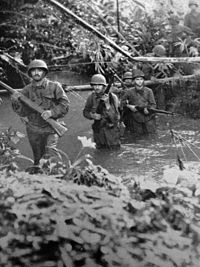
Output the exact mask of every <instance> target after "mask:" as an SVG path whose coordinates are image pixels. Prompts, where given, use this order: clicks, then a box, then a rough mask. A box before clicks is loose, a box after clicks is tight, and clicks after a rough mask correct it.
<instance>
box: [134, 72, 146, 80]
mask: <svg viewBox="0 0 200 267" xmlns="http://www.w3.org/2000/svg"><path fill="white" fill-rule="evenodd" d="M138 77H143V78H144V77H145V75H144V72H143V71H141V70H134V72H133V79H135V78H138Z"/></svg>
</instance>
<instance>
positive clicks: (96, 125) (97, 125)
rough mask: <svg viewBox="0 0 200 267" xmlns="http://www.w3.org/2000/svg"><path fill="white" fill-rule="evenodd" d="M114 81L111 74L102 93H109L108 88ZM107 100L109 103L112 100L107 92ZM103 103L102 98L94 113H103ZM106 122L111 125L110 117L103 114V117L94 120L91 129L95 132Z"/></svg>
mask: <svg viewBox="0 0 200 267" xmlns="http://www.w3.org/2000/svg"><path fill="white" fill-rule="evenodd" d="M113 81H114V75H113V74H112V76H111V77H110V80H109V83H108V85H107V87H106V89H105V91H104V95H105V94H109V91H110V88H111V86H112V84H113ZM109 101H110V103H111V102H112V101H113V98H112V96H111V95H110V94H109ZM104 106H105V103H104V101H103V100H102V99H100V101H99V104H98V106H97V108H96V113H98V114H101V115H102V114H103V109H104ZM106 123H109V124H110V125H113V121H112V120H111V118H110V117H109V116H104V117H103V118H101V120H99V121H95V122H94V124H93V130H94V131H95V132H98V131H99V130H100V128H101V127H102V126H103V125H105V124H106Z"/></svg>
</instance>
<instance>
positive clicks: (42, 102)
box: [12, 59, 69, 173]
mask: <svg viewBox="0 0 200 267" xmlns="http://www.w3.org/2000/svg"><path fill="white" fill-rule="evenodd" d="M47 73H48V67H47V65H46V63H45V62H44V61H43V60H38V59H35V60H33V61H32V62H31V63H30V65H29V67H28V75H29V77H31V78H32V82H31V83H30V84H28V85H27V86H26V87H24V88H23V90H22V92H21V93H22V94H23V95H25V96H26V97H27V98H29V99H30V100H31V101H32V102H35V103H36V104H37V105H39V106H40V107H42V108H43V109H44V110H45V111H44V112H43V113H42V114H40V113H38V112H36V111H34V110H32V109H31V108H29V107H28V106H26V105H24V104H23V103H22V102H21V101H20V93H18V92H16V93H14V94H13V95H12V106H13V109H14V111H15V112H16V113H17V114H18V115H19V116H21V117H27V119H28V120H27V123H26V131H27V136H28V140H29V142H30V145H31V148H32V151H33V157H34V165H33V167H29V168H28V170H27V171H28V172H29V173H37V172H40V171H41V170H40V168H39V162H40V159H41V158H50V157H58V153H57V151H56V146H57V142H58V135H57V134H56V133H55V131H54V129H53V128H52V127H51V126H50V125H49V124H48V123H47V122H46V120H47V119H49V118H53V119H55V120H57V119H58V118H62V117H64V116H65V114H66V113H67V112H68V109H69V100H68V97H67V96H66V94H65V92H64V90H63V88H62V86H61V84H60V83H58V82H53V81H50V80H48V79H47V78H46V75H47Z"/></svg>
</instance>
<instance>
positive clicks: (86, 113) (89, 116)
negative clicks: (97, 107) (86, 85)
mask: <svg viewBox="0 0 200 267" xmlns="http://www.w3.org/2000/svg"><path fill="white" fill-rule="evenodd" d="M83 116H84V117H85V118H86V119H89V120H92V119H93V116H92V95H90V96H89V97H88V98H87V100H86V103H85V107H84V109H83Z"/></svg>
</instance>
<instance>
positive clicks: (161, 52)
mask: <svg viewBox="0 0 200 267" xmlns="http://www.w3.org/2000/svg"><path fill="white" fill-rule="evenodd" d="M153 53H154V54H155V55H156V56H158V57H163V56H165V54H166V49H165V47H164V46H163V45H155V46H154V48H153Z"/></svg>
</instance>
